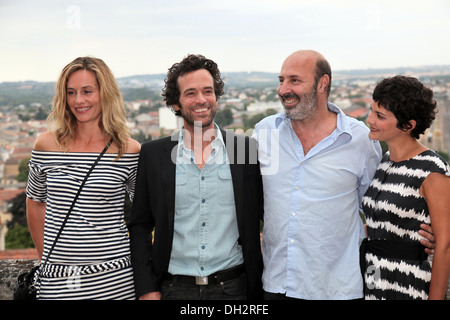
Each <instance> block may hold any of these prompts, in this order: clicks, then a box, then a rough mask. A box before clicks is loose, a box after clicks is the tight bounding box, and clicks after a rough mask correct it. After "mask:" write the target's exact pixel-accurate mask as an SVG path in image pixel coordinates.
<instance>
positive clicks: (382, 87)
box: [372, 75, 437, 139]
mask: <svg viewBox="0 0 450 320" xmlns="http://www.w3.org/2000/svg"><path fill="white" fill-rule="evenodd" d="M372 98H373V100H374V101H375V102H377V103H378V104H379V105H380V106H382V107H383V108H385V109H386V110H388V111H390V112H392V113H393V114H394V116H395V118H397V128H399V129H400V130H405V131H406V130H409V129H411V124H410V120H414V121H416V123H417V124H416V127H415V128H414V129H413V130H412V131H411V136H412V137H414V138H416V139H419V137H420V135H421V134H423V133H425V130H426V129H428V128H429V127H430V126H431V123H432V122H433V120H434V119H435V117H436V113H437V110H436V101H435V100H434V99H433V91H432V90H431V89H430V88H427V87H425V86H424V85H423V84H422V83H421V82H420V81H419V80H417V79H416V78H413V77H408V76H400V75H398V76H395V77H391V78H386V79H383V80H382V81H380V82H379V83H378V84H377V86H376V87H375V90H374V92H373V95H372Z"/></svg>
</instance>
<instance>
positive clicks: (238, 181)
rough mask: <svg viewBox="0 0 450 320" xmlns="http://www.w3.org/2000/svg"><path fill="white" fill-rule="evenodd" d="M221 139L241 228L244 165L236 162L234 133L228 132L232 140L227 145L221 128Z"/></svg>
mask: <svg viewBox="0 0 450 320" xmlns="http://www.w3.org/2000/svg"><path fill="white" fill-rule="evenodd" d="M222 136H223V141H224V143H225V146H226V149H227V153H228V157H229V162H230V171H231V179H232V180H233V191H234V204H235V207H236V218H237V222H238V228H239V230H241V220H242V215H243V212H242V210H243V208H244V203H243V201H244V198H243V194H244V166H243V165H239V164H238V162H237V141H236V139H234V135H231V134H229V135H228V138H229V139H233V141H229V142H228V145H227V134H226V132H225V131H223V130H222Z"/></svg>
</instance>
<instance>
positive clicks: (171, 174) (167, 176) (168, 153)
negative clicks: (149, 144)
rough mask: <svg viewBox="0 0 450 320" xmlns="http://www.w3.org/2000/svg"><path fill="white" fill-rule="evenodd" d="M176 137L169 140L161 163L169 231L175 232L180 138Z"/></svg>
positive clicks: (161, 155)
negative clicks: (177, 158)
mask: <svg viewBox="0 0 450 320" xmlns="http://www.w3.org/2000/svg"><path fill="white" fill-rule="evenodd" d="M174 139H175V136H172V137H171V139H167V143H166V144H165V145H164V147H163V152H161V154H160V161H161V166H160V168H161V177H162V184H163V185H162V186H161V187H162V189H163V191H162V192H164V193H165V194H166V196H165V197H164V198H165V199H166V208H167V215H168V222H169V223H168V224H169V231H170V232H173V225H174V218H175V176H176V150H177V144H178V138H177V139H176V140H174Z"/></svg>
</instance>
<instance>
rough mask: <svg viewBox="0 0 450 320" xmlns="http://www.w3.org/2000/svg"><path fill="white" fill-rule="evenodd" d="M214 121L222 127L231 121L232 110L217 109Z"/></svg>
mask: <svg viewBox="0 0 450 320" xmlns="http://www.w3.org/2000/svg"><path fill="white" fill-rule="evenodd" d="M214 122H215V123H217V125H218V126H219V128H223V127H225V126H228V125H230V124H232V123H233V112H231V109H229V108H224V109H223V110H219V111H217V113H216V116H215V117H214Z"/></svg>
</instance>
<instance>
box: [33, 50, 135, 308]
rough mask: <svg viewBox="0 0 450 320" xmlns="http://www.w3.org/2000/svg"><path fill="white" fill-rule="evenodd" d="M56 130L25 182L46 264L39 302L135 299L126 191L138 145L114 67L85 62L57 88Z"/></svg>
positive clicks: (38, 145)
mask: <svg viewBox="0 0 450 320" xmlns="http://www.w3.org/2000/svg"><path fill="white" fill-rule="evenodd" d="M48 120H49V124H50V130H49V131H47V132H45V133H42V134H41V135H39V136H38V138H37V139H36V142H35V144H34V147H33V151H32V157H31V160H30V165H29V166H30V173H29V179H28V185H27V217H28V224H29V228H30V232H31V235H32V238H33V241H34V243H35V245H36V248H37V250H38V253H39V256H40V257H41V261H45V259H46V258H47V254H48V252H49V250H50V248H51V246H52V244H53V242H54V240H55V237H56V234H57V233H58V231H59V229H60V227H61V224H62V221H63V220H64V218H65V216H66V213H67V211H68V209H69V207H70V205H71V204H72V201H73V199H74V197H75V194H76V192H77V191H78V189H79V187H80V184H81V182H82V181H83V179H84V177H85V176H86V173H87V172H88V170H89V169H90V167H91V166H92V164H93V163H94V162H95V160H96V159H97V157H98V156H99V154H100V153H101V151H102V150H103V149H104V148H105V146H106V145H107V143H108V142H109V141H112V144H111V145H110V146H109V148H108V149H107V151H106V153H105V154H104V155H103V156H102V157H101V159H100V161H99V162H98V163H97V165H96V166H95V168H94V170H93V171H92V172H91V174H90V175H89V177H88V179H87V181H86V184H85V185H84V187H83V188H82V191H81V194H80V196H79V198H78V199H77V201H76V202H75V205H74V207H73V210H72V211H71V213H70V215H69V218H68V220H67V223H66V225H65V226H64V228H63V231H62V233H61V235H60V237H59V239H58V241H57V242H56V245H55V247H54V249H53V251H52V252H51V254H50V256H49V259H48V261H47V263H45V265H43V267H41V270H40V273H39V274H40V277H39V283H40V285H39V288H38V293H37V299H134V283H133V272H132V268H131V265H130V249H129V238H128V232H127V228H126V225H125V223H124V200H125V196H126V192H128V194H129V196H130V198H131V199H132V198H133V194H134V183H135V178H136V168H137V161H138V157H139V151H140V145H139V143H138V142H136V141H135V140H133V139H131V138H130V136H129V132H128V128H127V126H126V113H125V108H124V105H123V101H122V97H121V94H120V91H119V88H118V86H117V83H116V81H115V79H114V76H113V74H112V72H111V70H110V69H109V68H108V66H107V65H106V64H105V63H104V62H103V61H102V60H100V59H97V58H93V57H80V58H77V59H75V60H74V61H72V62H71V63H69V64H68V65H67V66H66V67H64V69H63V70H62V72H61V75H60V77H59V79H58V82H57V84H56V90H55V97H54V101H53V105H52V112H51V114H50V115H49V118H48Z"/></svg>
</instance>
